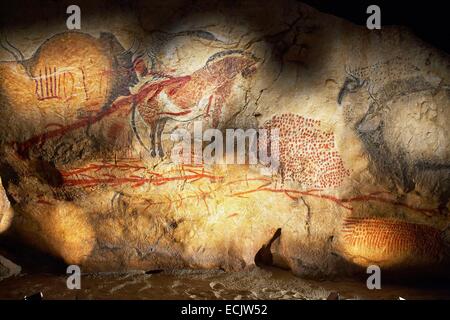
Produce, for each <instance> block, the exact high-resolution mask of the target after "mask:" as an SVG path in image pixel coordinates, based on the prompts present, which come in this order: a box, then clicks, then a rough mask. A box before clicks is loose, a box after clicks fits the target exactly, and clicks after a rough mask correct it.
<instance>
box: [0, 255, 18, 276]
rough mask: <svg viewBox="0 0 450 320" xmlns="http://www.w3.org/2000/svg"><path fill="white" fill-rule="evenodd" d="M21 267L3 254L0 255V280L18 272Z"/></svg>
mask: <svg viewBox="0 0 450 320" xmlns="http://www.w3.org/2000/svg"><path fill="white" fill-rule="evenodd" d="M21 270H22V268H21V267H20V266H18V265H16V264H15V263H13V262H11V261H10V260H8V259H6V258H5V257H3V256H0V281H1V280H3V279H6V278H9V277H11V276H15V275H18V274H20V272H21Z"/></svg>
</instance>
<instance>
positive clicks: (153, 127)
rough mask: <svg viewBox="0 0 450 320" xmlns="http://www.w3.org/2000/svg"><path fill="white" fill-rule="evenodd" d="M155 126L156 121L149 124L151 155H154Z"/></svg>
mask: <svg viewBox="0 0 450 320" xmlns="http://www.w3.org/2000/svg"><path fill="white" fill-rule="evenodd" d="M156 127H157V122H156V123H153V124H152V125H151V126H150V155H151V156H152V157H156V143H155V136H156Z"/></svg>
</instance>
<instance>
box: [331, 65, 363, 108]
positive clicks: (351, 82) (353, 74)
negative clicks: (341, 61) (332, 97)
mask: <svg viewBox="0 0 450 320" xmlns="http://www.w3.org/2000/svg"><path fill="white" fill-rule="evenodd" d="M345 73H346V74H347V77H346V78H345V81H344V84H343V85H342V87H341V90H340V91H339V94H338V99H337V100H338V103H339V104H342V101H343V100H344V97H345V96H346V95H347V94H348V93H354V92H357V91H358V90H359V89H361V88H362V87H364V85H366V84H367V80H366V78H365V77H364V76H363V75H362V72H361V71H359V72H358V71H356V70H351V69H349V68H348V67H345Z"/></svg>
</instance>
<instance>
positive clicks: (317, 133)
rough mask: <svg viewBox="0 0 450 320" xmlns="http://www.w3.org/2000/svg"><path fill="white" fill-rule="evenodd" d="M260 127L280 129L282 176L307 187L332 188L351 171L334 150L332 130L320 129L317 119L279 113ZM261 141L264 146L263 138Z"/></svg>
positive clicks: (339, 183) (340, 182)
mask: <svg viewBox="0 0 450 320" xmlns="http://www.w3.org/2000/svg"><path fill="white" fill-rule="evenodd" d="M263 127H264V128H266V129H271V128H277V129H279V148H280V150H279V159H280V164H281V175H282V178H283V179H291V180H293V181H297V182H300V183H301V184H302V185H304V186H306V187H312V188H331V187H337V186H339V185H341V184H342V182H343V180H344V179H345V178H346V177H347V176H349V174H350V171H349V170H347V169H346V168H345V167H344V163H343V161H342V158H341V156H340V155H339V153H338V150H337V149H336V146H335V142H334V134H333V132H332V131H323V130H321V129H320V121H318V120H312V119H308V118H303V117H301V116H299V115H295V114H282V115H279V116H274V117H273V118H272V119H271V120H269V121H268V122H266V123H265V124H264V126H263ZM269 133H270V132H269ZM269 142H270V140H269ZM261 143H263V146H264V144H265V145H267V143H266V142H265V141H262V142H261Z"/></svg>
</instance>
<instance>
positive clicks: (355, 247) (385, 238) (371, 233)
mask: <svg viewBox="0 0 450 320" xmlns="http://www.w3.org/2000/svg"><path fill="white" fill-rule="evenodd" d="M444 243H445V241H444V239H443V238H442V233H441V231H439V230H438V229H436V228H433V227H430V226H427V225H421V224H414V223H408V222H404V221H401V220H394V219H383V218H376V219H373V218H372V219H370V218H348V219H346V220H345V221H344V223H343V227H342V244H343V246H344V248H345V251H346V254H347V255H348V256H350V257H351V259H352V260H353V261H354V262H355V263H356V264H360V265H363V266H368V265H370V264H376V265H378V266H381V267H399V266H401V265H402V264H404V263H405V262H406V263H409V264H410V265H411V266H413V265H414V266H416V267H424V266H427V265H429V264H430V262H433V263H435V264H438V263H440V262H442V260H443V258H444V255H445V251H446V248H445V245H444ZM378 248H383V250H377V249H378Z"/></svg>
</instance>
